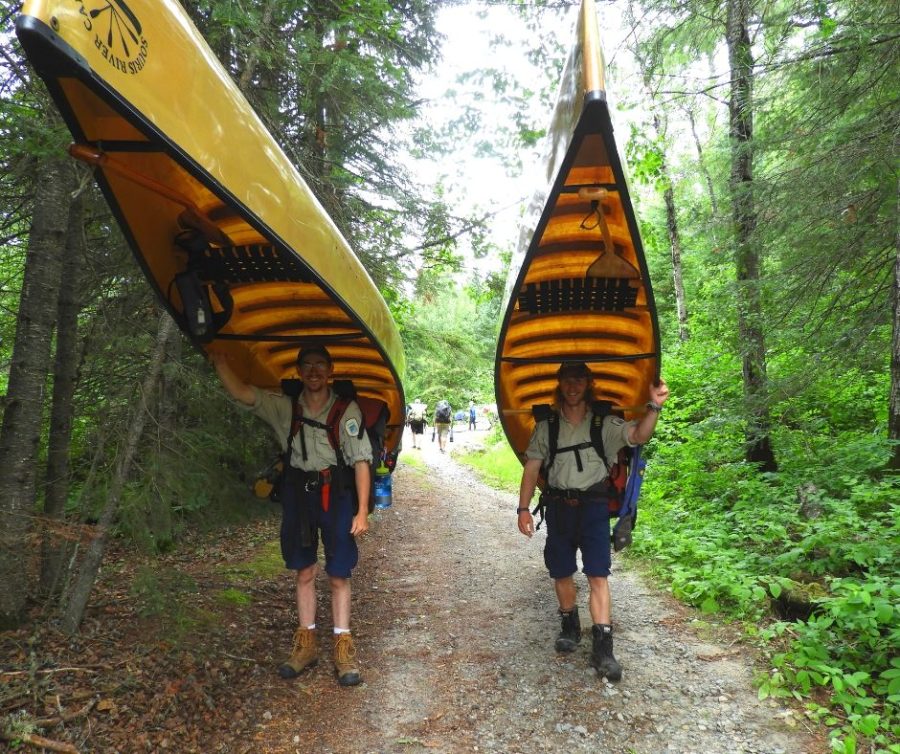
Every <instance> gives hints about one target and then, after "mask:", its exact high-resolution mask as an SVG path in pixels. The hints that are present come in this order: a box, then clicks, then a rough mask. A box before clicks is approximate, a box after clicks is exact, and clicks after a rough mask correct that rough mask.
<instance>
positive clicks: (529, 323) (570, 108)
mask: <svg viewBox="0 0 900 754" xmlns="http://www.w3.org/2000/svg"><path fill="white" fill-rule="evenodd" d="M547 140H548V152H549V156H548V162H547V185H546V187H541V189H540V190H539V191H538V192H537V193H536V194H535V197H534V199H533V200H532V201H531V204H530V206H529V208H528V210H527V212H526V216H525V219H524V222H523V225H522V227H521V231H520V236H519V244H518V248H517V251H516V254H515V256H514V258H513V261H512V264H511V266H510V271H509V277H508V279H507V285H506V299H505V315H504V318H503V322H502V327H501V332H500V337H499V340H498V344H497V354H496V360H495V381H494V384H495V390H496V395H497V409H498V414H499V417H500V421H501V423H502V425H503V429H504V431H505V433H506V436H507V438H508V440H509V442H510V444H511V445H512V447H513V449H514V450H515V452H516V453H517V454H518V455H519V457H520V459H522V460H524V455H523V454H524V452H525V449H526V448H527V447H528V440H529V438H530V436H531V432H532V430H533V428H534V420H533V418H532V415H531V409H532V406H534V405H536V404H544V403H554V390H555V388H556V385H557V380H556V373H557V369H558V368H559V365H560V363H562V362H579V361H583V362H586V363H587V364H588V366H589V367H590V368H591V371H592V372H593V375H594V388H595V396H596V398H597V399H604V400H609V401H612V403H613V404H614V406H615V407H617V408H618V409H620V410H622V411H623V412H624V414H625V415H626V417H627V418H633V417H634V416H636V415H639V414H642V413H643V412H644V404H645V402H646V401H647V397H648V395H647V389H648V387H649V385H650V384H651V382H655V381H656V380H657V379H658V378H659V366H660V346H659V325H658V323H657V319H656V308H655V305H654V302H653V291H652V289H651V287H650V276H649V274H648V272H647V263H646V260H645V259H644V252H643V248H642V246H641V239H640V236H639V235H638V227H637V221H636V219H635V216H634V210H633V208H632V206H631V200H630V197H629V193H628V187H627V185H626V182H625V175H624V172H623V167H622V162H621V160H620V157H619V154H618V152H617V149H616V143H615V140H614V139H613V129H612V123H611V121H610V113H609V106H608V104H607V101H606V87H605V81H604V64H603V55H602V52H601V49H600V41H599V30H598V26H597V13H596V10H595V8H594V3H593V0H583V3H582V6H581V11H580V14H579V18H578V23H577V27H576V39H575V43H574V45H573V47H572V50H571V52H570V54H569V58H568V62H567V64H566V67H565V70H564V72H563V76H562V81H561V84H560V92H559V98H558V100H557V104H556V108H555V111H554V114H553V119H552V122H551V126H550V129H549V132H548V136H547Z"/></svg>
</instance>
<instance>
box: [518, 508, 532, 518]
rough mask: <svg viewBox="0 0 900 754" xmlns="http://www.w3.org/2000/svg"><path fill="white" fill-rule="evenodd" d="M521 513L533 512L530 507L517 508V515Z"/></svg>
mask: <svg viewBox="0 0 900 754" xmlns="http://www.w3.org/2000/svg"><path fill="white" fill-rule="evenodd" d="M520 513H531V511H530V510H528V508H516V515H517V516H518V515H519V514H520Z"/></svg>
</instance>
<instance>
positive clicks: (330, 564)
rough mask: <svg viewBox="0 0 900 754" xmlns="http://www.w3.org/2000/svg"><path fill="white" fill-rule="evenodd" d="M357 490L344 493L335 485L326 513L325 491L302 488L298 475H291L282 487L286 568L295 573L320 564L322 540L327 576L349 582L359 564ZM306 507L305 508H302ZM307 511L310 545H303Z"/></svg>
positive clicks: (282, 537) (282, 554) (282, 555)
mask: <svg viewBox="0 0 900 754" xmlns="http://www.w3.org/2000/svg"><path fill="white" fill-rule="evenodd" d="M355 496H356V492H355V491H354V490H353V488H352V487H351V488H349V489H346V490H341V491H340V492H339V491H338V490H336V489H335V487H333V486H332V488H331V499H330V502H329V504H328V512H327V513H326V512H325V511H323V510H322V502H321V492H320V491H319V490H313V491H311V492H306V491H304V490H303V489H301V488H300V484H298V481H297V478H296V476H295V475H294V474H291V473H288V474H286V475H285V478H284V486H283V488H282V493H281V500H282V508H283V510H282V514H281V557H283V558H284V565H285V567H286V568H290V569H292V570H295V571H299V570H302V569H304V568H307V567H309V566H311V565H313V564H314V563H316V562H317V561H318V558H319V556H318V552H319V539H320V536H321V541H322V545H323V549H324V550H325V573H327V574H328V575H329V576H335V577H337V578H343V579H349V578H350V573H351V571H352V570H353V569H354V568H355V567H356V564H357V563H358V562H359V549H358V548H357V546H356V537H354V536H353V535H352V534H351V533H350V527H351V526H352V525H353V513H354V509H355V508H356V501H355V499H354V498H355ZM301 506H302V507H301ZM304 512H305V514H306V516H305V517H306V518H307V520H308V522H309V532H310V540H311V541H310V544H309V545H307V546H306V547H304V546H303V541H302V531H301V525H302V524H301V522H302V519H303V518H304V516H303V515H302V514H303V513H304Z"/></svg>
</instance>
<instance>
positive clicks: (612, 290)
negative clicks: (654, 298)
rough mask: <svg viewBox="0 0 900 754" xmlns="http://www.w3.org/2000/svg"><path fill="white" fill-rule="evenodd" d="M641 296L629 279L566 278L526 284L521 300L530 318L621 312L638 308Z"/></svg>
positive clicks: (521, 304) (522, 306)
mask: <svg viewBox="0 0 900 754" xmlns="http://www.w3.org/2000/svg"><path fill="white" fill-rule="evenodd" d="M637 294H638V289H637V288H635V287H634V286H633V285H632V282H631V280H630V279H629V278H600V277H586V278H562V279H555V280H545V281H543V282H541V283H526V284H525V288H524V290H522V291H520V292H519V297H518V299H519V309H521V310H522V311H527V312H529V313H530V314H555V313H557V312H592V311H593V312H621V311H624V310H625V309H627V308H629V307H632V306H634V305H635V303H636V301H637Z"/></svg>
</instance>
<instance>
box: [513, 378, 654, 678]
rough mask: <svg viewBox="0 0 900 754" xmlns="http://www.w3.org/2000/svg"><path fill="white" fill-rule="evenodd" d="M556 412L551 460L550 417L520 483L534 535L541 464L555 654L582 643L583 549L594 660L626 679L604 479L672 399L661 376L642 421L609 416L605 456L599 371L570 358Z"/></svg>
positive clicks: (524, 514) (523, 527)
mask: <svg viewBox="0 0 900 754" xmlns="http://www.w3.org/2000/svg"><path fill="white" fill-rule="evenodd" d="M557 378H558V381H559V384H558V386H557V389H556V407H555V408H556V413H557V415H558V418H557V419H555V421H556V422H557V423H558V425H559V428H558V437H557V443H556V454H555V455H553V456H552V457H551V447H550V446H551V443H550V423H551V422H550V420H545V421H539V422H537V424H536V426H535V428H534V433H533V434H532V436H531V440H530V442H529V444H528V449H527V450H526V451H525V456H526V461H525V467H524V469H523V471H522V482H521V485H520V487H519V507H518V509H517V514H518V523H519V531H520V532H522V534H524V535H525V536H526V537H529V538H530V537H531V536H532V535H533V534H534V518H533V517H532V514H531V511H530V510H529V505H530V503H531V498H532V496H533V495H534V490H535V487H536V486H537V483H538V477H539V475H540V474H541V471H542V468H543V467H545V464H548V463H549V468H544V471H545V473H546V478H547V488H546V489H545V490H544V499H545V502H546V503H547V507H546V518H547V541H546V544H545V545H544V563H545V565H546V566H547V570H548V571H549V573H550V578H552V579H553V580H554V586H555V589H556V597H557V600H558V601H559V615H560V617H561V622H562V630H561V631H560V634H559V636H558V637H557V639H556V651H557V652H572V651H574V649H575V645H576V644H578V643H579V642H580V641H581V622H580V620H579V617H578V605H577V604H576V601H577V591H576V587H575V580H574V578H573V576H574V573H575V571H576V570H577V564H576V553H577V551H578V550H581V557H582V561H583V564H584V567H583V569H582V570H583V571H584V574H585V575H586V576H587V580H588V584H589V586H590V598H589V606H590V612H591V620H592V621H593V628H592V636H593V646H592V650H591V665H592V666H593V667H594V668H595V669H596V670H597V672H598V674H599V675H601V676H605V677H606V678H607V679H609V680H610V681H618V680H619V679H620V678H621V677H622V666H621V665H620V664H619V662H618V661H617V660H616V658H615V657H614V656H613V640H612V620H611V615H612V605H611V598H610V592H609V582H608V577H609V572H610V565H611V556H610V540H609V508H608V505H607V493H606V485H605V482H606V479H607V476H608V466H609V465H611V463H612V462H614V460H615V458H616V455H617V454H618V452H619V450H620V449H621V448H623V447H625V446H626V445H628V446H631V447H634V446H635V445H642V444H644V443H645V442H647V441H648V440H649V439H650V438H651V437H652V435H653V431H654V429H655V428H656V422H657V419H658V418H659V413H660V410H661V409H662V405H663V404H664V403H665V402H666V399H667V398H668V397H669V388H668V387H667V386H666V383H665V382H664V381H663V380H660V381H659V384H658V385H651V386H650V389H649V398H650V400H649V402H648V403H647V413H646V414H645V415H644V417H643V418H642V419H640V420H639V421H628V422H626V421H625V420H623V419H620V418H618V417H616V416H612V415H608V416H606V418H605V419H603V422H602V427H601V429H602V437H603V449H604V452H605V455H606V456H607V458H606V459H602V458H600V456H599V454H598V453H597V452H596V451H595V450H594V446H593V444H592V442H591V432H590V428H591V420H592V418H593V412H592V401H593V376H592V374H591V370H590V369H589V368H588V366H587V364H585V363H584V362H577V363H564V364H563V365H562V366H560V368H559V371H558V372H557Z"/></svg>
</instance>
